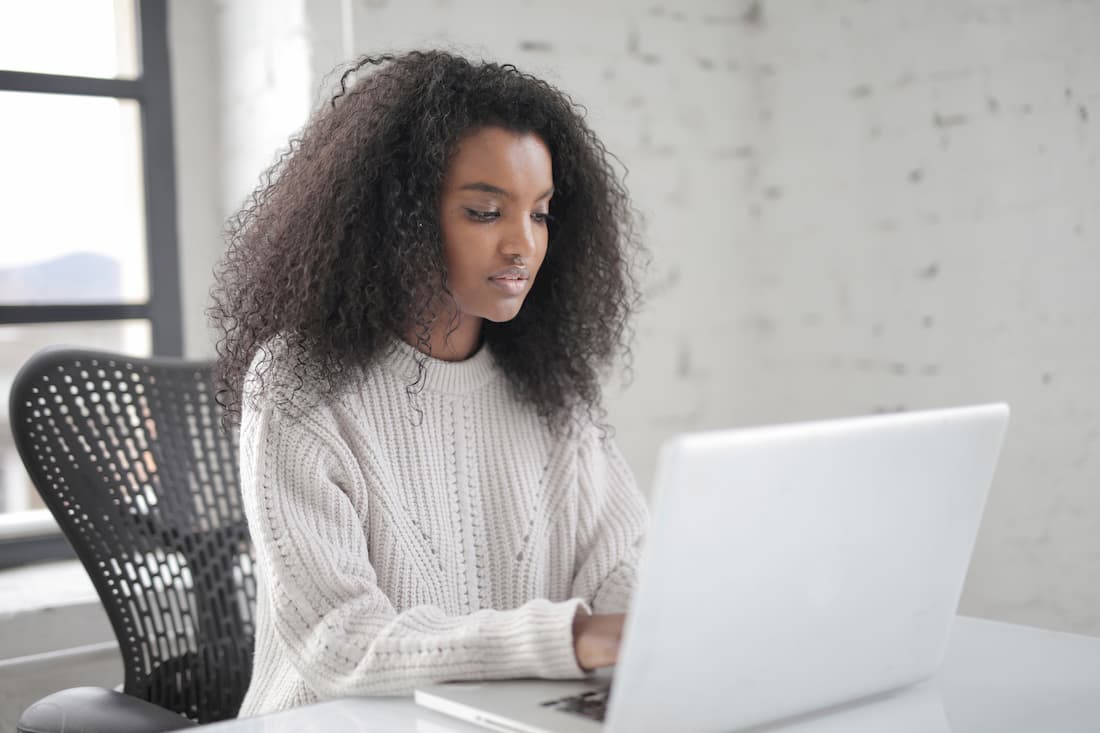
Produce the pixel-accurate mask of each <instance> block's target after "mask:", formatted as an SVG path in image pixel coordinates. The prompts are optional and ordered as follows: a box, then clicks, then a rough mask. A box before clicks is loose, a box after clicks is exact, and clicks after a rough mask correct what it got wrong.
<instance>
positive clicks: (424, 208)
mask: <svg viewBox="0 0 1100 733" xmlns="http://www.w3.org/2000/svg"><path fill="white" fill-rule="evenodd" d="M352 82H354V83H352ZM583 113H584V110H583V108H581V107H580V106H579V105H577V104H576V103H574V102H573V101H572V100H571V99H570V98H569V97H568V96H567V95H566V94H564V93H563V92H561V91H560V90H558V89H556V88H555V87H553V86H551V85H550V84H548V83H546V82H545V81H542V80H540V79H537V78H535V77H533V76H531V75H529V74H525V73H522V72H520V71H519V70H518V69H516V67H515V66H512V65H511V64H498V63H491V62H479V63H474V62H471V61H469V60H467V59H465V58H463V57H461V56H458V55H455V54H452V53H448V52H445V51H438V50H431V51H413V52H410V53H407V54H402V55H380V56H363V57H361V58H360V59H359V60H358V61H357V62H355V63H353V64H351V65H350V66H349V67H348V68H347V70H346V71H344V73H343V75H342V76H341V77H340V90H339V92H338V93H336V95H335V96H334V97H333V98H332V101H331V104H329V105H326V106H325V107H324V108H323V109H322V110H320V111H319V112H318V113H317V114H316V115H315V116H314V117H313V118H312V119H311V120H310V122H309V123H308V124H307V125H306V127H305V128H304V129H303V130H302V131H301V133H300V134H299V135H298V136H297V137H296V138H294V139H292V140H291V141H290V145H289V148H288V149H287V150H286V152H284V153H283V154H282V155H281V156H280V158H279V159H278V160H277V161H276V163H275V164H274V165H273V166H272V167H271V168H270V169H269V170H268V171H267V172H266V173H265V174H264V176H263V177H261V184H260V186H259V187H258V188H257V189H256V190H255V191H254V192H253V193H252V195H251V197H250V199H249V201H248V203H247V205H246V206H245V207H244V208H243V209H242V210H241V211H240V212H239V213H238V214H237V215H236V216H235V217H233V218H232V219H231V220H230V222H229V225H228V232H227V233H228V249H227V251H226V253H225V256H224V258H223V260H222V261H221V263H220V264H219V266H218V268H217V271H216V284H215V286H214V288H213V290H212V293H211V295H212V298H213V305H212V306H211V308H210V309H209V311H208V315H209V316H210V319H211V321H212V323H213V325H214V327H215V328H216V329H217V331H218V335H219V338H218V344H217V349H218V365H217V370H216V371H217V376H216V378H217V381H218V401H219V402H220V403H221V405H222V406H223V408H225V416H226V420H228V421H235V420H239V418H240V412H241V402H242V395H243V389H244V377H245V374H246V373H247V372H248V370H249V367H250V364H251V363H252V360H253V357H254V356H255V355H256V354H257V352H259V351H261V350H263V349H266V348H268V345H269V344H271V343H272V342H274V341H275V340H279V339H281V340H283V341H284V342H285V343H286V344H287V345H288V346H289V347H291V349H293V351H294V352H295V353H297V354H299V357H298V359H297V360H296V363H295V364H293V365H292V368H293V372H294V375H295V377H296V378H297V379H298V381H299V383H301V382H303V381H304V380H305V378H306V374H307V373H308V376H309V379H310V380H311V381H316V380H319V381H320V383H321V384H322V385H325V386H324V387H323V388H324V389H327V390H332V389H336V388H338V387H339V386H341V385H342V384H344V383H345V382H346V381H347V380H348V379H349V378H350V375H351V374H352V370H353V369H355V368H357V367H361V366H363V365H365V364H367V363H369V362H370V361H371V359H372V358H373V357H374V356H375V355H376V354H379V353H381V352H383V351H384V350H385V349H386V348H387V346H388V344H389V343H390V342H391V340H392V338H393V337H394V336H395V335H397V336H403V335H405V334H410V333H415V334H417V338H418V340H419V341H420V346H421V347H422V349H424V348H429V347H428V340H427V335H428V333H429V332H430V330H431V327H432V326H433V322H432V319H433V316H434V314H436V313H437V312H439V308H438V306H439V305H440V303H441V302H444V301H445V300H446V297H447V296H446V288H445V283H446V281H447V272H446V266H445V262H444V256H443V245H442V238H441V234H440V226H439V210H438V206H439V198H440V189H441V185H442V181H443V176H444V172H445V169H446V167H447V164H448V160H449V158H450V156H451V155H452V153H453V152H454V150H455V147H456V143H457V141H458V140H459V138H460V137H461V136H462V134H463V133H464V132H466V131H469V130H471V129H476V128H478V127H481V126H486V125H499V126H502V127H505V128H508V129H511V130H514V131H516V132H524V133H534V134H537V135H538V136H539V137H540V138H541V139H542V140H543V141H544V142H545V143H546V146H547V147H548V148H549V150H550V155H551V162H552V166H553V177H554V200H553V203H552V213H553V219H552V221H551V223H550V224H549V245H548V248H547V254H546V258H545V261H544V262H543V264H542V267H541V269H540V270H539V273H538V277H537V278H536V279H535V282H534V283H533V285H532V288H531V291H530V293H529V295H528V297H527V299H526V301H525V303H524V305H523V307H522V308H521V310H520V312H519V315H518V316H516V318H514V319H513V320H511V321H509V322H505V323H492V322H488V321H486V322H485V323H484V326H483V338H484V340H485V341H486V342H487V343H488V344H489V345H490V346H491V348H492V350H493V354H494V356H495V357H496V359H497V361H498V362H499V363H500V365H501V367H502V369H503V370H504V372H505V373H506V374H507V376H508V379H509V380H510V383H511V385H512V387H513V388H514V389H515V390H516V392H517V394H518V396H519V397H520V398H521V399H525V400H528V401H530V402H531V403H532V404H533V405H534V406H535V408H536V409H537V411H538V413H539V414H540V415H542V416H543V417H545V418H547V419H549V420H550V422H551V423H555V422H559V421H561V420H562V419H568V417H569V415H570V413H571V412H572V411H574V410H575V408H578V407H580V408H583V409H586V410H587V411H588V413H589V414H592V411H593V410H597V411H600V410H601V407H600V376H601V373H602V371H603V370H604V369H605V368H606V367H608V366H609V365H610V363H611V360H612V358H613V357H614V356H615V355H616V353H618V352H619V351H620V350H621V351H622V352H623V354H624V355H625V356H626V357H627V359H629V353H630V352H629V343H628V341H629V336H630V330H629V329H628V327H627V320H628V317H629V316H630V315H631V313H632V312H633V311H634V310H635V308H636V307H637V305H638V302H639V294H638V288H637V286H636V284H637V276H636V271H635V265H637V264H639V263H640V262H641V258H639V257H638V256H637V255H641V254H643V251H642V248H641V245H640V243H639V242H638V238H637V236H636V231H635V226H634V212H633V210H632V209H631V207H630V204H629V200H628V197H627V192H626V190H625V187H624V186H623V184H622V183H621V182H620V181H619V179H618V178H617V177H616V175H615V172H614V169H613V167H612V165H611V160H612V157H613V156H611V155H610V154H609V153H608V152H607V150H606V148H605V147H604V146H603V144H602V143H601V142H600V141H599V139H598V138H597V137H596V135H595V134H594V133H593V132H592V130H591V129H589V127H588V125H587V124H586V123H585V121H584V114H583ZM410 283H435V285H434V286H432V287H430V288H429V289H423V288H420V289H418V288H414V287H410V285H409V284H410ZM303 355H305V356H303ZM424 361H426V358H425V359H424V360H422V362H421V365H420V370H421V376H423V370H424V368H425V366H424ZM264 362H265V363H266V364H270V360H264ZM259 376H260V377H261V379H260V384H261V385H262V374H261V375H259ZM417 382H418V383H419V382H420V379H418V380H417ZM409 387H410V390H411V391H415V389H416V384H415V383H414V384H413V385H409ZM262 389H263V388H262V387H261V390H260V391H262Z"/></svg>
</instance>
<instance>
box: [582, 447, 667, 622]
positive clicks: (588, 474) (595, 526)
mask: <svg viewBox="0 0 1100 733" xmlns="http://www.w3.org/2000/svg"><path fill="white" fill-rule="evenodd" d="M579 471H580V476H579V486H578V491H579V501H580V509H579V512H580V514H579V522H578V531H577V567H576V570H575V572H574V576H573V589H572V590H573V592H572V595H573V596H574V597H578V598H583V599H585V600H586V601H587V602H588V603H589V604H591V606H592V609H593V611H594V612H595V613H597V614H618V613H623V612H625V611H626V610H627V608H628V607H629V605H630V599H631V596H632V595H633V593H634V586H635V584H636V582H637V565H638V557H639V555H640V553H641V548H642V542H643V540H644V539H645V532H646V528H647V526H648V521H649V515H648V512H647V509H646V503H645V499H644V498H643V497H642V494H641V492H640V491H638V485H637V483H636V482H635V480H634V475H633V474H632V473H631V471H630V468H629V466H627V464H626V461H625V460H624V459H623V457H622V454H621V453H620V452H619V449H618V447H617V446H616V445H615V442H614V440H612V439H611V438H610V437H605V436H601V435H600V434H599V431H598V430H597V429H596V428H590V429H589V430H588V431H587V433H586V434H585V436H584V438H583V439H582V442H581V446H580V462H579Z"/></svg>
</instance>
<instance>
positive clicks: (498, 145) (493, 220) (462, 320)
mask: <svg viewBox="0 0 1100 733" xmlns="http://www.w3.org/2000/svg"><path fill="white" fill-rule="evenodd" d="M553 193H554V177H553V170H552V168H551V163H550V151H549V150H548V149H547V147H546V144H545V143H544V142H543V141H542V139H541V138H540V137H539V136H537V135H534V134H531V133H517V132H513V131H511V130H507V129H505V128H503V127H495V126H488V127H481V128H477V129H475V130H472V131H470V132H468V133H467V134H466V135H464V136H463V137H462V138H461V140H460V141H459V143H458V148H457V150H456V151H455V153H454V155H453V156H452V158H451V162H450V164H449V166H448V168H447V172H446V174H445V176H444V179H443V191H442V195H441V197H440V214H439V220H440V226H441V228H442V232H443V252H444V257H445V258H446V262H447V272H448V276H447V286H448V288H449V290H450V292H451V296H452V297H453V299H454V302H455V305H456V307H457V309H458V313H459V324H458V331H460V332H461V331H466V332H467V333H470V332H473V334H474V335H475V337H476V335H477V333H480V326H481V319H488V320H490V321H494V322H497V323H500V322H503V321H509V320H511V319H512V318H515V317H516V314H517V313H519V309H520V307H521V306H522V305H523V301H524V299H525V298H526V297H527V293H529V292H530V290H531V285H532V283H534V281H535V275H537V274H538V271H539V267H540V266H541V265H542V261H543V258H544V257H545V256H546V243H547V239H548V231H547V217H548V212H549V210H550V197H551V196H552V195H553Z"/></svg>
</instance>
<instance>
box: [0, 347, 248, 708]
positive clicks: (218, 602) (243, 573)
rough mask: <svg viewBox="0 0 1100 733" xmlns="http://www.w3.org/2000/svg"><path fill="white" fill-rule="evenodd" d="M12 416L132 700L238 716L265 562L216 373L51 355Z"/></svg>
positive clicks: (34, 366)
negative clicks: (225, 425) (258, 574)
mask: <svg viewBox="0 0 1100 733" xmlns="http://www.w3.org/2000/svg"><path fill="white" fill-rule="evenodd" d="M10 416H11V427H12V433H13V435H14V437H15V442H16V445H17V447H18V450H19V454H20V456H21V457H22V459H23V464H24V465H25V466H26V468H27V471H28V473H29V474H30V476H31V479H32V480H33V482H34V485H35V488H36V489H37V490H38V492H39V493H40V494H41V495H42V499H43V501H45V503H46V506H47V507H49V509H50V511H51V512H52V513H53V516H54V517H55V518H56V519H57V522H58V524H60V525H61V529H62V530H63V531H64V533H65V536H66V537H67V538H68V540H69V542H70V543H71V544H72V546H73V548H74V549H75V550H76V554H77V556H78V557H79V558H80V560H81V562H83V563H84V567H85V569H87V571H88V574H89V575H90V576H91V578H92V580H93V582H94V583H95V587H96V590H97V591H98V593H99V597H100V599H101V600H102V602H103V606H104V608H105V609H106V611H107V615H108V616H109V617H110V620H111V624H112V625H113V627H114V631H115V635H116V636H117V637H118V643H119V647H120V648H121V651H122V659H123V665H124V668H125V692H126V693H127V694H130V695H134V696H135V697H139V698H142V699H144V700H148V701H150V702H152V703H155V704H157V705H160V706H162V707H165V708H168V709H170V710H174V711H176V712H178V713H180V714H182V715H185V716H187V717H188V718H191V719H192V720H196V721H198V722H200V723H205V722H211V721H215V720H223V719H226V718H231V717H234V716H235V715H236V714H237V710H238V708H239V707H240V704H241V700H242V699H243V698H244V693H245V690H246V689H247V688H248V683H249V680H250V678H251V673H252V648H253V637H254V625H253V619H254V610H255V603H256V584H255V579H254V576H253V570H252V568H253V561H254V557H255V556H254V554H253V548H252V542H251V540H250V538H249V534H248V527H247V525H246V522H245V517H244V512H243V510H242V507H241V500H240V478H239V468H238V461H237V456H238V445H237V434H236V431H231V432H230V433H226V432H223V431H222V430H221V427H220V423H219V419H218V406H217V404H216V403H215V401H214V390H213V386H212V382H211V365H210V364H209V363H206V362H195V361H184V360H182V359H165V358H152V359H139V358H133V357H129V356H123V355H120V354H111V353H104V352H94V351H87V350H78V349H49V350H46V351H42V352H39V353H38V354H36V355H34V356H33V357H31V359H30V360H29V361H28V362H27V363H26V364H25V365H24V366H23V368H22V369H21V370H20V371H19V373H18V374H17V375H16V377H15V381H14V383H13V385H12V391H11V410H10Z"/></svg>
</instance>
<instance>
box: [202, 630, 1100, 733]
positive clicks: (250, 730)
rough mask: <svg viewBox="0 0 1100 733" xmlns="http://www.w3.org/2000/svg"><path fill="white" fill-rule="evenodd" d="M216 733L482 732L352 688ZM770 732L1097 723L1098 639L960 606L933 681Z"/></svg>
mask: <svg viewBox="0 0 1100 733" xmlns="http://www.w3.org/2000/svg"><path fill="white" fill-rule="evenodd" d="M206 730H209V731H211V733H214V732H215V731H216V732H217V733H291V732H293V733H310V732H312V731H316V732H317V733H321V732H322V731H324V732H325V733H328V732H329V731H351V732H353V733H354V732H357V731H362V732H363V733H367V732H368V731H395V732H396V733H403V732H405V731H408V732H409V733H413V732H415V733H477V732H480V733H484V731H485V729H483V728H479V727H477V726H474V725H470V724H467V723H463V722H461V721H458V720H455V719H454V718H450V717H448V716H445V715H442V714H440V713H435V712H433V711H431V710H425V709H423V708H420V707H417V706H416V705H415V704H414V703H413V702H412V699H411V698H348V699H344V700H334V701H331V702H326V703H321V704H318V705H309V706H306V707H302V708H298V709H296V710H288V711H285V712H282V713H276V714H274V715H265V716H261V717H258V718H248V719H244V720H236V721H228V722H225V723H217V724H214V725H210V726H206ZM767 730H768V731H769V733H772V732H773V731H774V733H780V732H782V733H863V732H864V731H866V733H872V732H873V733H881V732H882V731H890V732H891V733H948V732H949V731H950V732H951V733H1025V732H1026V733H1071V732H1072V733H1086V732H1087V733H1096V732H1097V731H1100V639H1097V638H1092V637H1086V636H1076V635H1073V634H1062V633H1058V632H1054V631H1045V630H1042V629H1035V628H1031V627H1027V626H1016V625H1013V624H1005V623H998V622H995V621H985V620H981V619H974V618H967V617H965V616H960V617H959V618H957V619H956V622H955V627H954V629H953V631H952V635H951V643H950V645H949V647H948V651H947V657H946V659H945V660H944V664H943V667H942V668H941V670H940V673H939V675H938V676H937V677H936V679H935V680H934V681H932V682H929V683H926V684H923V685H919V686H916V687H912V688H909V689H907V690H903V691H900V692H897V693H894V694H892V695H888V696H883V697H880V698H877V699H874V700H871V701H868V702H864V703H861V704H853V705H848V706H843V707H840V708H836V709H833V710H831V711H829V712H827V713H824V714H817V715H810V716H805V717H804V718H801V719H798V720H796V721H792V722H788V723H787V724H786V725H783V726H773V727H770V728H767Z"/></svg>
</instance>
